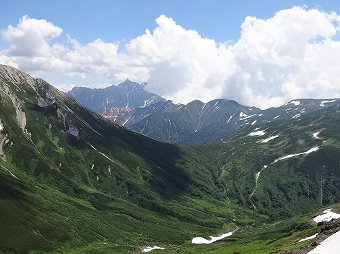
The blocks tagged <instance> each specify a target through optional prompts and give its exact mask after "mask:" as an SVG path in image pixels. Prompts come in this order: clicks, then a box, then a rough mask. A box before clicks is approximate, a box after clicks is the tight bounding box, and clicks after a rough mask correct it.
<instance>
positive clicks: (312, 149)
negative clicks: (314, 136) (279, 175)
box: [271, 146, 320, 164]
mask: <svg viewBox="0 0 340 254" xmlns="http://www.w3.org/2000/svg"><path fill="white" fill-rule="evenodd" d="M319 148H320V147H318V146H317V147H313V148H311V149H309V150H308V151H306V152H302V153H293V154H288V155H285V156H282V157H280V158H277V159H276V160H275V161H274V162H273V163H271V164H274V163H276V162H278V161H282V160H285V159H289V158H292V157H296V156H299V155H303V154H309V153H312V152H315V151H317V150H319Z"/></svg>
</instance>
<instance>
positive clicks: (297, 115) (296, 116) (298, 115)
mask: <svg viewBox="0 0 340 254" xmlns="http://www.w3.org/2000/svg"><path fill="white" fill-rule="evenodd" d="M300 116H301V114H296V115H294V116H293V117H292V118H293V119H295V118H298V117H300Z"/></svg>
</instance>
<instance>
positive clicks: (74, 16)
mask: <svg viewBox="0 0 340 254" xmlns="http://www.w3.org/2000/svg"><path fill="white" fill-rule="evenodd" d="M0 31H1V33H0V63H1V64H8V65H12V66H14V67H17V68H19V69H21V70H23V71H25V72H28V73H29V74H31V75H32V76H34V77H41V78H44V79H45V80H46V81H48V82H49V83H51V84H53V85H54V86H56V87H57V88H59V89H61V90H64V91H67V90H70V89H71V88H72V87H74V86H87V87H93V88H97V87H105V86H109V85H112V84H118V83H120V82H122V81H124V80H125V79H126V78H129V79H131V80H133V81H136V82H146V83H148V85H147V86H146V89H148V90H149V91H151V92H154V93H156V94H159V95H161V96H163V97H165V98H168V99H171V100H174V101H175V102H181V103H187V102H189V101H190V100H194V99H200V100H202V101H209V100H211V99H216V98H226V99H234V100H236V101H239V102H240V103H243V104H245V105H252V106H258V107H261V108H267V107H270V106H278V105H280V104H283V103H285V102H287V101H288V100H291V99H295V98H330V97H340V76H339V75H338V74H339V73H340V41H339V39H340V3H339V2H338V1H335V0H334V1H330V0H329V1H290V0H285V1H273V0H271V1H269V0H262V1H244V0H239V1H222V0H221V1H220V0H209V1H208V0H205V1H203V0H195V1H191V0H186V1H183V0H172V1H169V0H163V1H161V0H143V1H141V0H135V1H131V0H119V1H118V0H117V1H109V0H96V1H90V0H88V1H84V0H82V1H80V0H68V1H47V0H31V1H28V0H26V1H24V0H11V1H4V2H3V3H2V4H1V8H0Z"/></svg>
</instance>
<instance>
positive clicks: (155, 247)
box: [142, 246, 165, 253]
mask: <svg viewBox="0 0 340 254" xmlns="http://www.w3.org/2000/svg"><path fill="white" fill-rule="evenodd" d="M153 250H165V248H163V247H159V246H153V247H145V248H144V249H143V250H142V251H143V252H144V253H145V252H150V251H153Z"/></svg>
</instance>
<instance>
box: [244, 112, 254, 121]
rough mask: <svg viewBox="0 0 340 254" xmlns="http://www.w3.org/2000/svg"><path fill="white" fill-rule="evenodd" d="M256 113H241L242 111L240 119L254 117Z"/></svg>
mask: <svg viewBox="0 0 340 254" xmlns="http://www.w3.org/2000/svg"><path fill="white" fill-rule="evenodd" d="M255 115H256V114H253V115H250V116H248V115H247V114H246V113H243V112H241V113H240V120H246V119H248V118H250V117H253V116H255Z"/></svg>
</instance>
